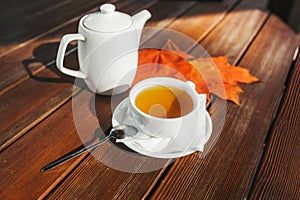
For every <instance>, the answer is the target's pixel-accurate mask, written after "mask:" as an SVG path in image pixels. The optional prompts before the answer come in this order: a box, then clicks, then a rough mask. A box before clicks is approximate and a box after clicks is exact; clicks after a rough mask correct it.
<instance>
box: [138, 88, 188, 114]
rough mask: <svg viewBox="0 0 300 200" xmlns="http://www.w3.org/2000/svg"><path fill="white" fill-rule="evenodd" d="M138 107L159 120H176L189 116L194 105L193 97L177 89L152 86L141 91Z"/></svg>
mask: <svg viewBox="0 0 300 200" xmlns="http://www.w3.org/2000/svg"><path fill="white" fill-rule="evenodd" d="M135 104H136V106H137V107H138V108H139V109H140V110H141V111H143V112H144V113H146V114H149V115H151V116H154V117H159V118H176V117H181V116H183V115H186V114H188V113H189V112H191V111H192V110H193V107H194V104H193V100H192V98H191V96H190V95H189V94H188V93H187V92H186V91H184V90H182V89H179V88H176V87H169V86H168V87H166V86H152V87H149V88H146V89H144V90H143V91H141V92H140V93H139V94H138V95H137V97H136V99H135Z"/></svg>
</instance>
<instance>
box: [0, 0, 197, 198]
mask: <svg viewBox="0 0 300 200" xmlns="http://www.w3.org/2000/svg"><path fill="white" fill-rule="evenodd" d="M140 3H142V4H143V5H145V1H144V2H140ZM184 4H185V5H192V4H193V2H192V3H191V2H187V3H184ZM182 5H183V4H182V3H180V4H179V3H178V4H177V6H174V7H173V8H174V9H175V8H176V7H177V9H180V10H182V12H184V10H185V9H187V8H188V7H186V6H185V7H183V6H182ZM135 6H137V7H135ZM141 7H142V6H141V4H139V3H137V4H130V7H126V9H128V10H130V9H132V10H134V11H136V10H137V9H138V8H141ZM183 8H184V9H183ZM124 9H125V7H124ZM156 12H157V11H156ZM175 13H177V14H178V12H175ZM162 14H163V15H165V17H172V16H173V15H174V14H173V13H162ZM73 56H74V55H73ZM67 59H70V61H66V62H68V63H70V64H76V63H75V62H76V59H75V58H74V57H70V56H67ZM72 62H73V63H72ZM52 70H53V71H54V72H53V71H52ZM56 73H58V72H57V70H55V66H50V67H49V68H47V69H45V70H43V71H42V72H40V73H38V74H36V75H35V77H34V78H32V79H30V80H28V81H26V82H24V84H22V85H19V86H18V87H16V88H15V89H13V90H11V91H9V92H7V93H5V94H4V95H3V101H5V102H6V104H7V106H6V108H5V110H4V111H3V113H6V112H8V111H9V110H10V109H11V108H12V107H13V106H14V102H12V103H10V102H11V101H9V100H11V99H19V100H20V101H21V102H17V103H18V104H20V105H23V107H26V109H25V110H22V111H21V112H24V113H25V116H26V119H27V120H25V123H24V124H19V125H17V124H16V123H15V121H14V118H13V116H12V118H10V120H13V121H14V122H12V123H10V122H7V121H6V123H8V124H10V125H12V126H13V127H14V129H18V128H19V127H22V128H20V130H24V129H26V127H27V126H30V127H33V126H34V128H33V129H31V130H30V131H29V132H28V133H27V134H26V135H24V136H23V137H21V138H20V140H18V141H17V142H15V143H13V144H12V145H11V146H8V147H7V148H6V149H5V150H4V151H3V152H1V154H0V158H1V161H3V162H1V166H0V168H1V172H7V171H13V175H11V174H9V173H5V174H3V175H1V177H2V179H1V181H3V183H4V184H2V186H3V187H1V188H0V194H1V197H2V198H1V199H9V198H21V197H22V196H26V197H27V196H28V198H36V197H37V196H40V195H41V196H45V195H47V193H48V192H49V191H51V190H52V189H53V188H55V186H56V184H57V183H59V181H60V180H62V179H63V178H64V177H65V176H66V175H67V174H68V172H70V170H72V168H73V167H74V166H75V165H76V163H77V162H78V161H75V162H72V163H70V164H69V165H65V166H64V167H63V168H60V169H59V170H54V171H52V172H50V174H49V173H48V175H44V176H42V175H41V174H40V173H39V171H38V170H39V168H41V167H42V166H43V165H45V164H47V163H49V162H50V161H52V160H54V159H55V158H57V157H59V156H60V155H63V154H64V153H66V152H68V151H70V150H71V149H74V148H75V147H76V146H78V145H79V144H81V142H80V141H79V139H78V137H77V136H76V128H75V127H74V124H73V120H72V110H71V109H70V107H71V102H70V101H69V102H67V104H64V102H65V101H66V100H67V98H68V95H70V94H71V93H70V92H71V89H72V86H71V84H70V83H57V84H55V85H54V86H51V84H53V82H51V81H50V80H52V79H55V78H57V76H58V78H59V80H63V79H61V78H60V76H61V74H59V73H58V75H57V74H56ZM42 78H44V79H45V83H41V82H39V81H41V80H42ZM59 80H58V81H59ZM48 81H50V82H48ZM44 84H45V85H44ZM43 85H44V86H43ZM47 86H50V88H51V87H52V89H54V90H56V91H53V92H50V91H49V90H48V89H47ZM35 87H36V88H39V89H38V90H37V91H36V93H35V90H32V93H31V94H30V95H29V94H28V95H24V94H22V92H23V93H24V91H30V88H31V89H33V88H35ZM50 88H49V89H50ZM40 90H42V91H43V92H40ZM64 92H68V93H67V96H63V95H64V94H63V93H64ZM5 95H7V96H6V97H7V98H5ZM21 96H22V97H23V98H20V97H21ZM51 96H52V97H51ZM60 96H61V97H60ZM83 96H84V95H83ZM32 97H35V99H34V100H35V104H31V103H32V102H31V101H32V99H33V98H32ZM47 98H48V100H49V99H50V100H51V98H52V100H53V101H54V102H55V101H56V103H53V104H52V103H51V106H50V107H49V102H47V101H46V99H47ZM100 99H101V98H100ZM62 101H63V102H62ZM60 102H62V103H60ZM84 102H87V101H86V100H85V101H84ZM100 102H104V104H105V105H103V107H102V106H100V107H99V109H101V112H103V113H104V114H105V116H103V119H102V120H101V121H102V122H103V123H102V122H100V124H101V126H103V127H105V129H108V127H109V126H110V124H111V120H110V119H111V114H109V113H111V107H110V105H108V103H110V98H105V97H103V98H102V100H100ZM105 102H106V103H105ZM107 102H108V103H107ZM61 104H64V105H63V106H62V107H61V108H60V109H59V110H58V111H56V112H54V113H53V114H52V115H50V113H48V111H49V109H50V110H51V109H53V108H54V107H55V106H60V105H61ZM83 105H85V104H83ZM52 106H53V107H52ZM28 107H29V108H28ZM19 108H20V107H19ZM16 110H17V108H16ZM35 110H40V111H41V112H35ZM32 111H33V112H32ZM45 112H47V114H45ZM24 113H23V114H22V116H20V118H21V119H22V118H24ZM27 114H28V115H27ZM45 115H47V116H45ZM49 115H50V116H49ZM2 116H3V115H2ZM31 117H32V118H31ZM82 117H84V120H87V121H89V118H85V116H82ZM40 118H42V119H40ZM37 119H40V120H39V121H41V120H43V122H42V123H39V124H38V123H35V122H36V120H37ZM30 120H32V121H30ZM84 120H83V122H84ZM28 121H30V122H29V123H27V122H28ZM23 122H24V121H23ZM58 123H59V124H58ZM83 124H84V125H85V127H87V128H88V129H89V128H90V126H89V125H90V124H89V123H86V124H85V123H83ZM54 126H57V127H56V128H53V127H54ZM60 126H63V127H61V128H59V127H60ZM88 129H87V130H88ZM64 132H67V133H64ZM46 133H48V134H46ZM87 133H93V131H91V130H88V131H87ZM49 134H51V135H50V136H49ZM56 134H58V135H56ZM73 134H74V135H75V136H74V135H73ZM72 135H73V136H74V137H73V136H72ZM18 137H20V135H19V136H18ZM12 139H13V140H15V138H12ZM35 139H36V140H35ZM48 140H49V141H48ZM65 140H67V142H65ZM32 141H39V142H37V143H35V144H34V145H32ZM60 141H64V142H60ZM107 145H109V143H108V144H107ZM58 148H59V149H60V150H59V151H56V150H55V149H58ZM109 149H111V147H109ZM35 151H38V152H37V153H36V154H35V153H34V152H35ZM53 151H55V152H53ZM48 154H52V156H49V155H48ZM17 155H18V159H19V160H18V162H14V161H15V157H16V156H17ZM42 155H44V156H42ZM35 156H37V157H35ZM82 158H83V157H81V158H79V159H78V160H82ZM32 162H34V163H35V164H34V165H36V166H35V167H34V168H31V169H29V168H30V164H32ZM159 162H161V161H159ZM19 163H22V165H20V164H19ZM164 163H165V162H164ZM164 163H163V164H164ZM23 166H25V168H23ZM101 166H102V167H103V165H101ZM105 170H107V169H106V168H105ZM156 173H157V172H156ZM158 173H160V172H158ZM124 174H125V175H126V176H127V175H128V174H126V173H124ZM149 177H150V176H149ZM129 179H131V176H130V177H129ZM155 179H156V176H151V180H150V182H149V183H148V184H149V185H151V184H152V181H153V180H155ZM5 184H6V185H15V187H14V188H12V187H5ZM40 185H43V186H42V187H39V186H40ZM35 187H39V188H38V189H36V190H35V191H34V192H31V191H32V190H34V188H35ZM29 193H30V194H29Z"/></svg>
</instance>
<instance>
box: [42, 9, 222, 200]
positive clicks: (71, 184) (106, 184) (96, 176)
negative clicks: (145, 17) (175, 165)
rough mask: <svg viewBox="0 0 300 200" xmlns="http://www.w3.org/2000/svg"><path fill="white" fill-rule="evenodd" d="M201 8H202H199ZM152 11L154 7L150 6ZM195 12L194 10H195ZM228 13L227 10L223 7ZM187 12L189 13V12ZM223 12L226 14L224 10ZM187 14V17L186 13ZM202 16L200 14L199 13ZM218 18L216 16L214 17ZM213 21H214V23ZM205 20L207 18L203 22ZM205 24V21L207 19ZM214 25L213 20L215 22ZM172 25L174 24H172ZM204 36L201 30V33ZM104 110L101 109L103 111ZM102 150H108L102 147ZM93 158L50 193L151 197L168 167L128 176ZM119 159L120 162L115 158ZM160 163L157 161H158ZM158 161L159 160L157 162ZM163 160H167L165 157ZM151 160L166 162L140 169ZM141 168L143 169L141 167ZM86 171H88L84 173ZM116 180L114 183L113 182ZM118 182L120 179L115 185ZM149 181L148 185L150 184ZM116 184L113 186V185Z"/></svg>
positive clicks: (65, 195)
mask: <svg viewBox="0 0 300 200" xmlns="http://www.w3.org/2000/svg"><path fill="white" fill-rule="evenodd" d="M198 8H201V9H202V7H198ZM150 10H151V9H150ZM193 12H194V11H193ZM223 12H226V9H224V10H223ZM188 13H189V12H187V13H186V14H185V15H188ZM220 14H221V15H222V13H220ZM182 17H184V16H182ZM199 17H200V16H199ZM212 17H214V18H215V16H212ZM212 21H213V20H211V22H212ZM202 22H203V21H202ZM203 23H204V22H203ZM212 25H213V23H212ZM171 26H172V25H171ZM199 35H200V33H199ZM100 111H101V110H100ZM100 151H101V152H103V153H104V152H105V151H108V149H106V150H100ZM109 155H111V157H112V158H111V159H113V161H114V160H122V159H124V158H123V157H122V155H121V156H120V155H118V154H116V155H114V154H112V151H111V150H110V151H109ZM91 160H92V158H90V157H89V158H88V159H87V160H84V161H83V162H82V163H81V164H80V166H79V167H78V168H76V169H75V170H74V172H73V173H72V174H70V175H69V176H68V177H67V178H66V180H65V181H63V182H62V183H61V185H59V187H58V188H56V190H54V191H53V192H52V193H50V194H49V196H48V197H49V198H50V199H52V198H53V199H57V198H76V197H79V198H80V197H82V198H83V197H86V198H104V199H112V198H119V199H141V198H145V197H147V196H148V194H149V192H151V189H152V188H153V186H154V185H155V183H156V182H157V180H158V178H159V177H160V176H161V173H162V172H163V171H164V169H162V170H159V171H154V172H149V173H145V174H131V175H129V174H127V175H125V174H124V173H123V172H121V171H115V170H112V169H111V168H108V169H107V171H106V173H107V174H103V172H101V171H97V170H92V169H95V168H97V167H99V163H98V164H97V162H95V161H91ZM115 162H117V161H115ZM119 162H120V165H122V167H124V166H126V165H128V163H131V164H132V165H133V166H134V164H135V163H136V162H137V161H136V160H134V159H133V160H127V162H124V163H123V162H121V161H119ZM155 162H156V163H155ZM157 162H158V163H157ZM161 162H162V163H165V162H167V161H164V160H162V161H161ZM147 163H152V164H153V165H155V164H162V163H159V160H158V161H157V160H155V161H153V159H151V158H147V159H146V160H143V161H140V160H138V165H137V166H139V167H140V168H143V167H145V166H147ZM137 170H140V169H139V168H138V169H137ZM83 172H85V173H83ZM111 176H114V177H118V178H117V180H114V181H112V180H109V179H108V178H105V177H111ZM95 180H101V181H99V183H98V184H93V182H94V181H95ZM148 180H152V183H151V185H149V182H148ZM112 182H113V183H112ZM114 182H117V184H115V183H114ZM147 182H148V185H146V183H147ZM112 184H113V186H111V185H112Z"/></svg>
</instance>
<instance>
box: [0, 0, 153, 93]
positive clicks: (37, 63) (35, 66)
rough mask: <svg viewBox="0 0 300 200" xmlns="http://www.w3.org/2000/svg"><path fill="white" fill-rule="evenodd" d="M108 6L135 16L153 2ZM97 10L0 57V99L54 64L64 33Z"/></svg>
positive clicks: (127, 2)
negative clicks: (0, 96)
mask: <svg viewBox="0 0 300 200" xmlns="http://www.w3.org/2000/svg"><path fill="white" fill-rule="evenodd" d="M107 2H109V3H112V2H113V3H114V4H115V5H116V7H117V9H118V10H119V9H120V10H123V11H124V12H128V13H135V12H137V11H139V10H141V9H142V8H143V7H147V6H149V4H150V5H151V4H153V3H155V1H149V0H146V1H143V2H139V3H135V4H133V5H132V6H130V7H127V8H125V7H126V6H128V5H130V4H132V3H133V2H134V0H127V1H116V0H110V1H107ZM134 9H136V10H134ZM98 10H99V6H97V7H95V8H93V9H91V10H89V11H87V12H85V13H80V15H79V16H76V17H74V18H72V19H70V20H68V21H66V22H65V23H63V24H61V25H59V26H57V27H55V28H53V29H51V30H49V31H47V32H44V33H43V34H41V35H39V36H37V37H36V38H34V39H32V40H30V41H29V42H28V44H27V43H26V44H23V46H22V47H20V48H18V49H16V50H14V51H11V52H10V53H7V54H6V55H3V56H2V57H1V59H0V66H1V68H0V70H1V73H0V95H2V94H4V93H5V92H7V91H9V90H11V89H12V88H14V87H16V86H18V85H19V84H21V83H23V82H24V81H26V80H27V79H29V78H30V75H34V74H36V73H38V72H39V71H41V70H43V69H44V68H45V67H48V66H50V65H52V64H54V63H55V59H56V53H57V49H58V45H59V42H60V40H61V37H62V36H63V35H65V34H67V33H76V32H77V27H78V23H79V20H80V18H81V17H82V16H83V15H85V14H88V13H92V12H97V11H98ZM73 51H76V47H75V46H72V45H69V48H68V50H67V52H66V55H67V54H69V53H70V52H73ZM77 66H78V65H77ZM29 71H30V73H29Z"/></svg>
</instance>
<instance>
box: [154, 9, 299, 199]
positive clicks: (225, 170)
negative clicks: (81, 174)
mask: <svg viewBox="0 0 300 200" xmlns="http://www.w3.org/2000/svg"><path fill="white" fill-rule="evenodd" d="M253 12H256V11H253ZM237 14H238V12H237V13H233V15H237ZM243 16H247V15H244V13H243V14H241V16H239V17H237V18H238V19H239V20H241V21H243V20H244V19H243ZM228 17H230V16H228ZM253 19H255V18H253ZM248 20H249V19H248ZM222 23H226V25H225V24H224V26H226V27H230V22H229V21H226V19H225V20H224V21H223V22H222ZM250 24H253V23H250ZM256 24H257V25H258V26H261V25H262V24H263V23H261V22H260V20H258V21H257V22H256ZM220 26H222V24H220ZM218 27H219V26H218ZM218 27H217V28H216V29H215V30H216V31H218ZM236 28H237V29H239V28H238V26H236ZM253 28H254V29H255V30H259V27H257V28H255V26H253ZM215 30H214V31H215ZM231 30H232V31H234V29H231ZM240 30H241V32H240V34H243V33H244V32H243V31H242V30H243V29H240ZM287 30H288V28H287V27H286V25H284V23H283V22H282V21H280V20H279V19H278V18H277V17H275V16H273V15H272V16H271V17H270V18H269V19H268V20H267V22H266V24H265V25H264V26H263V28H262V30H261V31H260V32H259V34H258V35H257V36H256V37H255V40H254V41H253V43H252V44H251V45H250V47H249V49H248V50H247V51H246V53H245V55H244V56H243V57H242V59H241V61H240V62H238V64H239V65H241V66H243V67H246V68H248V69H250V71H251V73H253V74H254V75H255V76H257V77H259V78H260V80H261V81H260V83H256V84H255V85H247V86H243V89H244V90H245V92H244V93H243V94H242V95H241V102H242V103H241V106H240V107H238V106H235V105H232V104H228V106H227V113H226V122H225V125H224V128H223V131H222V134H221V135H220V137H219V139H218V141H217V144H216V146H215V148H213V149H212V150H211V152H210V153H209V154H208V155H206V157H204V158H199V157H198V156H197V155H193V156H187V157H184V158H181V159H177V160H176V162H175V163H174V165H173V166H172V168H171V169H170V171H169V172H168V173H167V175H166V177H165V178H164V179H163V180H162V183H161V184H160V185H159V187H158V188H157V190H156V191H155V192H154V194H153V196H152V197H153V199H183V198H191V199H204V198H207V199H218V198H220V197H222V199H243V198H244V197H246V196H247V194H248V192H249V190H250V187H251V184H252V180H253V178H254V175H255V173H256V170H257V167H258V164H259V161H260V157H261V153H262V150H263V147H264V141H265V138H266V137H267V134H268V129H269V127H270V125H271V124H272V120H273V118H272V117H273V114H274V113H275V112H276V109H277V107H278V106H279V103H280V97H281V91H282V89H283V88H284V83H285V80H286V78H287V74H288V72H289V69H290V66H291V63H292V60H293V56H294V52H295V50H296V48H297V47H298V46H299V39H298V38H297V36H295V34H294V33H293V32H292V31H287ZM214 31H213V32H212V33H211V34H210V35H209V37H211V38H213V33H214ZM222 31H226V29H222ZM229 35H230V34H229V32H228V35H226V36H227V37H229ZM231 35H236V36H238V35H239V34H237V33H235V32H233V33H232V34H231ZM239 38H244V37H236V38H230V37H229V39H228V40H230V39H232V40H231V41H236V44H239V43H243V42H242V41H240V39H239ZM250 38H251V37H250ZM252 38H253V37H252ZM215 39H216V40H220V39H219V37H215ZM211 42H213V41H212V40H211V39H210V44H211ZM222 42H223V41H222V40H220V43H222ZM204 43H205V40H204ZM229 43H230V42H229ZM212 47H213V45H212V46H209V49H210V48H212ZM228 47H229V46H228ZM231 48H233V51H227V55H229V56H231V60H232V61H233V62H234V59H232V58H236V59H237V58H239V57H240V56H239V54H240V52H241V50H237V51H236V54H235V55H231V52H234V50H236V49H235V48H236V45H231ZM241 48H243V47H241ZM220 49H221V50H220V51H223V49H224V47H222V48H220ZM225 49H226V47H225ZM215 51H217V50H215ZM266 52H267V53H266ZM222 53H223V52H222ZM232 56H235V57H232ZM262 91H264V92H262ZM224 161H226V162H224ZM294 187H297V184H296V185H294ZM279 191H280V190H279ZM273 192H274V191H273Z"/></svg>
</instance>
